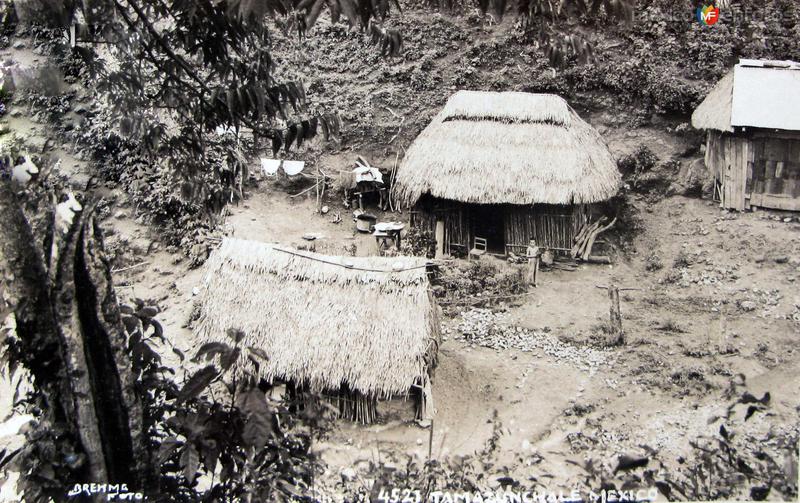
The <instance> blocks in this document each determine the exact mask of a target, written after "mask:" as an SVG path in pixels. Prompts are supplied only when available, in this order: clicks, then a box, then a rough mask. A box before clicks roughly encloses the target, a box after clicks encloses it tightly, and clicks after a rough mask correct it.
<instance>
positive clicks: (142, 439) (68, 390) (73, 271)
mask: <svg viewBox="0 0 800 503" xmlns="http://www.w3.org/2000/svg"><path fill="white" fill-rule="evenodd" d="M91 213H92V212H91V210H89V211H86V212H85V214H84V215H83V216H82V217H81V218H77V217H76V218H75V221H74V222H73V223H72V226H71V227H70V229H69V230H68V231H66V232H64V231H61V230H55V231H54V232H55V233H56V234H55V235H54V236H53V242H54V243H55V244H56V247H57V249H58V255H57V259H56V260H55V261H54V263H53V264H51V271H50V274H49V275H48V272H47V271H46V269H45V266H44V260H43V254H41V253H40V251H39V250H38V249H37V246H36V241H35V240H34V236H33V233H32V231H31V226H30V224H29V223H28V221H27V219H26V218H25V215H24V214H23V212H22V210H21V207H20V205H19V201H18V198H17V196H16V194H15V193H14V192H13V190H12V187H11V186H10V184H9V183H8V182H7V181H5V180H0V274H1V276H0V298H2V299H3V303H2V305H3V307H5V308H6V309H5V310H6V311H11V312H13V313H14V317H15V319H16V326H17V328H16V333H17V337H16V338H15V339H14V340H15V341H16V340H18V341H19V342H18V344H10V347H9V350H10V357H11V359H12V360H15V361H18V362H20V363H21V364H22V365H23V366H24V367H26V368H27V369H28V370H29V371H30V373H31V376H32V379H33V385H34V387H35V389H36V390H37V391H39V392H41V394H42V397H43V398H44V402H45V403H44V404H43V406H42V409H43V413H44V414H46V417H45V418H44V419H46V420H48V421H51V422H52V423H53V425H55V426H58V427H59V428H63V429H64V430H66V432H67V433H68V435H67V438H70V439H71V440H72V444H73V445H74V451H75V452H76V454H77V455H78V457H79V459H81V460H83V462H78V463H75V465H76V466H75V470H74V471H73V472H72V473H70V474H69V475H65V474H59V475H60V476H61V477H65V478H67V479H69V480H70V481H71V482H74V483H89V482H99V483H103V482H108V483H120V484H122V483H125V484H127V485H128V488H129V490H148V491H153V490H157V488H156V487H155V486H154V485H153V484H155V483H156V479H155V471H154V470H153V469H151V467H152V464H151V462H150V459H149V455H148V452H149V451H148V449H147V438H146V432H145V431H144V426H143V419H142V408H141V401H140V400H139V398H138V396H137V394H136V392H135V388H134V386H135V381H136V376H134V375H133V373H132V371H131V365H130V358H129V357H128V354H127V347H126V346H127V336H126V333H125V330H124V327H123V325H122V322H121V317H120V311H119V306H118V303H117V299H116V296H115V294H114V290H113V287H112V283H111V277H110V269H109V266H108V263H107V262H106V260H105V258H104V257H103V254H102V241H101V239H100V237H99V232H98V229H97V227H96V225H95V222H94V219H93V217H92V214H91ZM48 241H49V240H47V239H46V240H45V242H48ZM48 252H49V251H48V250H46V251H45V253H48ZM0 314H3V313H2V311H0ZM84 456H85V457H84ZM145 485H146V486H147V487H145ZM62 496H63V495H62Z"/></svg>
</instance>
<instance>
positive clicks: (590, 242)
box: [571, 217, 617, 263]
mask: <svg viewBox="0 0 800 503" xmlns="http://www.w3.org/2000/svg"><path fill="white" fill-rule="evenodd" d="M607 221H608V218H606V217H601V218H600V219H598V220H597V221H595V222H594V223H591V222H586V223H585V224H584V225H583V226H582V227H581V229H580V230H579V231H578V234H577V235H576V236H575V239H574V240H573V242H574V244H573V246H572V250H571V255H572V258H577V259H580V260H584V261H587V262H601V263H611V260H610V259H609V258H608V257H598V256H595V255H592V248H593V247H594V243H595V241H596V240H597V236H599V235H600V234H602V233H603V232H605V231H607V230H608V229H610V228H611V227H613V226H614V224H615V223H617V219H616V217H615V218H614V220H612V221H611V223H609V224H608V225H603V224H605V223H606V222H607Z"/></svg>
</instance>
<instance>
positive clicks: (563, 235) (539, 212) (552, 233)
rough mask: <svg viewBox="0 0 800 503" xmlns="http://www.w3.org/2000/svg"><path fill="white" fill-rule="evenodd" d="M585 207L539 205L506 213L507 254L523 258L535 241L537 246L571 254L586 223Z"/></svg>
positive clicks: (517, 207)
mask: <svg viewBox="0 0 800 503" xmlns="http://www.w3.org/2000/svg"><path fill="white" fill-rule="evenodd" d="M586 218H587V215H586V209H585V207H584V206H582V205H580V206H566V205H564V206H559V205H547V204H537V205H534V206H527V207H521V206H513V207H510V208H509V209H508V211H507V212H506V220H505V222H506V253H507V252H509V251H513V252H514V253H517V254H519V253H520V251H523V252H524V250H525V248H526V247H527V246H528V242H529V241H530V240H531V239H533V240H535V241H536V244H537V246H539V247H544V248H549V249H551V250H556V251H562V252H567V251H570V250H571V249H572V245H573V238H574V237H575V233H576V232H577V229H579V228H580V227H581V225H583V224H584V223H585V222H586Z"/></svg>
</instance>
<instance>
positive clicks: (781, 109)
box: [692, 59, 800, 132]
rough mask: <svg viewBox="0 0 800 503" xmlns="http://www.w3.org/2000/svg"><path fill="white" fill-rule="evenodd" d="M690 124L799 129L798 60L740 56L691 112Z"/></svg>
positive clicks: (726, 129)
mask: <svg viewBox="0 0 800 503" xmlns="http://www.w3.org/2000/svg"><path fill="white" fill-rule="evenodd" d="M692 126H694V127H695V128H697V129H712V130H716V131H723V132H732V131H733V130H734V128H735V127H756V128H764V129H784V130H793V131H800V63H795V62H793V61H766V60H750V59H743V60H741V61H739V64H737V65H736V66H735V67H734V68H733V70H731V71H730V72H729V73H728V74H727V75H725V77H723V78H722V80H720V81H719V82H718V83H717V84H716V85H715V86H714V87H713V88H712V89H711V91H710V92H709V93H708V96H706V99H704V100H703V102H702V103H700V106H698V107H697V109H696V110H695V111H694V113H693V114H692Z"/></svg>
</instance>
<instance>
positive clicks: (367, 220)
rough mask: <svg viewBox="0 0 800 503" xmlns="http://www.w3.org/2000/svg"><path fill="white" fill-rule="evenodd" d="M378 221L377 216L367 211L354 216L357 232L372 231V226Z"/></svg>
mask: <svg viewBox="0 0 800 503" xmlns="http://www.w3.org/2000/svg"><path fill="white" fill-rule="evenodd" d="M377 221H378V217H376V216H375V215H370V214H369V213H362V214H360V215H359V216H357V217H356V229H358V231H359V232H372V226H373V225H375V222H377Z"/></svg>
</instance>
